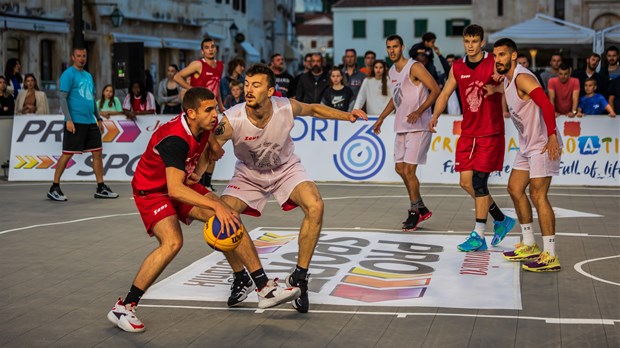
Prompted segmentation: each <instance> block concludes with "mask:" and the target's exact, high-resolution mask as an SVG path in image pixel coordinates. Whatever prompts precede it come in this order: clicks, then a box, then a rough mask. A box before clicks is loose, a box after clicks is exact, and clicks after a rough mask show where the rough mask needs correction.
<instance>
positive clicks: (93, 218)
mask: <svg viewBox="0 0 620 348" xmlns="http://www.w3.org/2000/svg"><path fill="white" fill-rule="evenodd" d="M138 214H139V213H126V214H112V215H102V216H91V217H87V218H83V219H77V220H68V221H59V222H50V223H47V224H38V225H31V226H26V227H19V228H13V229H10V230H4V231H0V234H5V233H9V232H16V231H23V230H29V229H31V228H37V227H45V226H55V225H65V224H72V223H74V222H82V221H90V220H98V219H107V218H110V217H117V216H129V215H138Z"/></svg>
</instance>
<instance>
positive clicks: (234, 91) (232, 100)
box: [224, 80, 245, 110]
mask: <svg viewBox="0 0 620 348" xmlns="http://www.w3.org/2000/svg"><path fill="white" fill-rule="evenodd" d="M228 87H229V88H230V94H229V95H228V97H227V98H226V100H225V101H224V107H225V108H226V110H228V109H230V108H232V107H233V106H235V105H237V104H239V103H243V102H244V101H245V98H244V97H243V85H242V84H241V82H239V81H237V80H232V81H230V85H229V86H228Z"/></svg>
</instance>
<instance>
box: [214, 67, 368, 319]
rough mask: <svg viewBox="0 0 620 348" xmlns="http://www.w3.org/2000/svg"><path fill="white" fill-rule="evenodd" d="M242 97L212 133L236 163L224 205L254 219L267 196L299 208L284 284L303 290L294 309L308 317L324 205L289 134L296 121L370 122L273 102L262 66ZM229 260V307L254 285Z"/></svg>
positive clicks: (270, 77) (271, 83) (269, 77)
mask: <svg viewBox="0 0 620 348" xmlns="http://www.w3.org/2000/svg"><path fill="white" fill-rule="evenodd" d="M244 92H245V100H246V102H245V103H241V104H237V105H235V106H233V107H232V108H230V109H228V110H226V111H225V112H224V116H223V117H222V120H221V121H220V123H219V125H218V127H217V128H216V130H215V137H216V140H217V141H218V142H220V144H222V145H223V144H224V143H225V142H226V141H228V140H232V142H233V148H234V152H235V156H236V157H237V159H238V161H237V164H236V166H235V174H234V175H233V178H232V179H231V180H230V182H229V183H228V186H227V187H226V189H225V190H224V192H223V193H222V200H224V201H225V202H226V203H228V204H229V205H230V206H231V207H232V208H233V209H235V210H236V211H238V212H240V213H245V214H248V215H252V216H260V214H261V211H262V210H263V208H264V207H265V204H266V203H267V198H269V196H270V195H273V196H274V198H275V199H276V200H277V201H278V203H279V204H280V206H281V207H282V210H285V211H287V210H291V209H293V208H295V207H297V206H299V207H301V209H302V210H303V212H304V219H303V222H302V224H301V229H300V231H299V253H298V256H297V267H296V269H295V271H294V272H293V273H292V274H291V275H289V276H287V277H286V283H287V284H289V286H295V287H299V288H300V289H301V291H302V292H301V296H300V298H298V299H296V300H294V301H293V307H294V308H295V309H297V311H299V312H301V313H306V312H308V308H309V301H308V267H309V266H310V259H311V258H312V254H313V253H314V248H315V247H316V244H317V242H318V240H319V234H320V232H321V226H322V223H323V200H322V198H321V195H320V193H319V190H318V188H317V186H316V184H315V183H314V182H313V181H312V179H311V178H310V176H308V174H307V173H306V170H305V169H304V167H303V166H302V165H301V160H300V158H299V157H298V156H297V155H295V153H294V150H295V148H294V144H293V139H292V138H291V135H290V132H291V130H292V129H293V125H294V121H295V117H296V116H300V115H305V116H314V117H318V118H324V119H336V120H344V121H350V122H355V121H356V120H357V119H358V118H361V119H364V120H367V119H368V117H367V116H366V113H364V112H363V111H361V110H353V111H352V112H350V113H348V112H342V111H339V110H336V109H333V108H330V107H327V106H325V105H320V104H305V103H300V102H298V101H296V100H289V99H287V98H281V97H273V93H274V92H275V76H274V74H273V72H272V71H271V69H270V68H269V67H268V66H267V65H264V64H256V65H253V66H252V67H250V69H248V70H247V71H246V78H245V87H244ZM230 254H231V255H226V258H227V260H228V263H229V264H230V266H231V267H232V269H233V271H234V281H233V285H232V287H231V296H230V298H229V301H228V305H229V306H232V305H235V304H237V303H239V302H241V301H243V300H244V299H245V298H246V297H247V293H248V292H250V291H251V290H252V289H253V284H252V281H251V279H250V277H248V276H247V273H246V271H245V269H244V268H243V264H242V263H241V262H240V260H239V259H237V258H236V257H235V255H232V253H230Z"/></svg>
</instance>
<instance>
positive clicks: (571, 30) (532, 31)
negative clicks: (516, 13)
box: [489, 13, 595, 45]
mask: <svg viewBox="0 0 620 348" xmlns="http://www.w3.org/2000/svg"><path fill="white" fill-rule="evenodd" d="M594 34H595V31H594V30H593V29H590V28H586V27H582V26H580V25H577V24H574V23H570V22H567V21H563V20H561V19H557V18H554V17H550V16H546V15H543V14H540V13H538V14H536V16H535V17H534V18H532V19H529V20H527V21H525V22H521V23H519V24H515V25H513V26H510V27H508V28H505V29H503V30H500V31H498V32H496V33H493V34H491V35H490V36H489V41H490V43H491V44H492V43H493V42H495V41H497V40H499V39H501V38H504V37H508V38H511V39H513V40H514V41H515V42H516V43H518V44H530V45H550V44H553V45H574V44H592V43H593V42H594Z"/></svg>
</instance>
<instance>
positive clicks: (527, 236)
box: [521, 223, 536, 246]
mask: <svg viewBox="0 0 620 348" xmlns="http://www.w3.org/2000/svg"><path fill="white" fill-rule="evenodd" d="M521 234H523V244H525V245H529V246H532V245H534V244H535V243H536V240H535V239H534V230H533V229H532V224H531V223H529V224H522V225H521Z"/></svg>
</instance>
